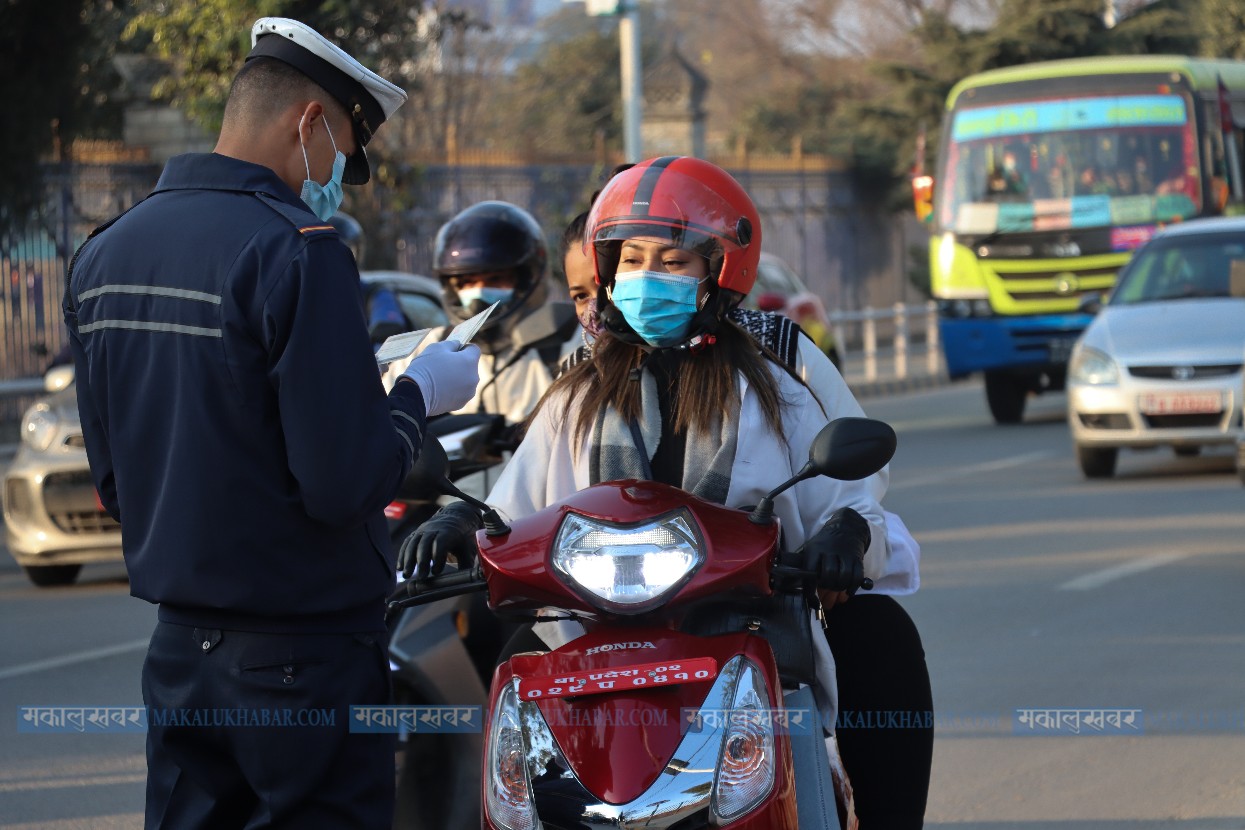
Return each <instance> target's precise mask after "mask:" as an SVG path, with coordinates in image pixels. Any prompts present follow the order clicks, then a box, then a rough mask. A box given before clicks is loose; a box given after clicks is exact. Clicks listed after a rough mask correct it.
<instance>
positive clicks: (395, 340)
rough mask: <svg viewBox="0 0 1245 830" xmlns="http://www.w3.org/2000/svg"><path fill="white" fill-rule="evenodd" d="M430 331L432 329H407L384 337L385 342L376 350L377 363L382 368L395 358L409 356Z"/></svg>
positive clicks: (399, 358)
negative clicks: (401, 332)
mask: <svg viewBox="0 0 1245 830" xmlns="http://www.w3.org/2000/svg"><path fill="white" fill-rule="evenodd" d="M430 331H432V329H420V330H419V331H408V332H404V333H403V334H395V335H394V336H393V337H389V338H386V339H385V342H384V343H382V344H381V346H380V348H379V349H378V350H377V351H376V363H377V365H379V366H381V367H382V368H383V367H385V366H388V365H389V364H390V363H393V362H394V361H395V360H401V359H402V358H404V357H410V356H411V355H412V354H414V353H415V350H416V349H418V348H419V344H420V343H423V342H424V338H425V337H427V336H428V332H430Z"/></svg>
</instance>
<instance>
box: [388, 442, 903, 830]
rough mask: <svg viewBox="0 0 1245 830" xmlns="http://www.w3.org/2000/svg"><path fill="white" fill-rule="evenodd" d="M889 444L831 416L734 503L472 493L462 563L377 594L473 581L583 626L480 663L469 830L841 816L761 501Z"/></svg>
mask: <svg viewBox="0 0 1245 830" xmlns="http://www.w3.org/2000/svg"><path fill="white" fill-rule="evenodd" d="M895 443H896V439H895V433H894V431H893V430H892V429H891V428H890V427H889V426H888V425H886V424H884V423H881V422H879V421H872V420H868V419H864V418H842V419H839V420H836V421H833V422H831V423H830V424H828V425H827V426H826V427H825V429H823V430H822V432H821V433H820V434H819V435H818V436H817V438H816V440H815V441H814V443H813V447H812V449H811V451H810V458H809V462H808V464H806V465H805V466H804V468H803V469H802V470H801V471H800V472H799V473H798V474H797V475H796V476H795V477H793V478H792V479H791V480H790V481H787V482H785V483H784V484H782V485H781V486H779V487H778V488H777V489H775V490H774V491H773V492H771V493H770V494H769V495H768V496H766V497H765V498H764V499H762V501H761V503H760V504H759V505H758V506H757V507H756V508H755V509H753V510H752V511H751V512H745V511H741V510H732V509H728V508H725V507H722V506H721V505H717V504H713V503H710V502H707V501H703V500H701V499H699V498H697V497H695V496H693V495H691V494H689V493H686V492H684V491H682V490H679V489H677V488H674V487H670V486H667V485H665V484H660V483H657V482H651V481H635V480H627V481H615V482H607V483H602V484H598V485H595V486H593V487H589V488H587V489H585V490H582V491H580V492H578V493H575V494H574V495H572V496H570V497H569V498H567V499H565V500H563V501H561V502H559V503H557V504H554V505H551V506H550V507H548V508H546V509H544V510H541V511H540V512H538V513H535V514H533V515H531V516H528V517H525V518H523V519H520V520H518V521H515V522H514V523H513V525H510V526H507V525H505V524H504V523H503V522H502V521H501V520H500V518H499V517H498V516H497V514H496V512H495V511H491V510H489V509H488V508H486V507H485V506H484V505H478V506H479V507H480V508H482V509H483V510H484V511H485V526H484V529H482V530H481V531H480V532H479V533H478V534H477V537H476V540H477V543H478V546H479V556H478V558H477V562H476V564H475V566H474V567H473V568H471V569H470V570H467V571H460V572H456V573H451V574H447V575H444V576H440V577H436V578H433V579H430V580H426V581H424V582H421V583H415V582H414V581H411V582H408V583H406V586H405V587H404V589H403V591H402V593H401V595H400V596H399V595H395V597H394V598H392V599H391V608H397V607H403V606H408V605H412V604H422V603H425V602H431V601H435V600H438V599H443V598H445V597H447V596H452V595H455V594H460V593H465V592H469V591H474V590H487V592H488V601H489V607H490V608H492V609H493V610H494V611H495V612H496V613H498V614H499V615H503V616H526V617H527V618H528V619H535V618H536V617H537V613H538V612H539V616H540V618H541V619H549V618H551V617H554V618H560V619H573V620H576V621H579V622H581V623H582V624H583V625H584V626H585V628H586V633H585V634H584V635H583V636H580V637H578V638H577V639H574V640H572V641H571V642H569V643H567V644H565V645H563V646H562V647H560V648H557V649H554V650H552V651H549V652H540V653H538V652H528V653H523V654H516V655H515V656H513V657H512V658H511V659H510V660H508V661H506V662H504V663H502V664H501V665H500V666H498V668H497V670H496V672H495V674H494V676H493V683H492V688H491V692H490V696H489V708H488V710H487V712H486V714H487V716H488V717H487V719H486V725H485V735H484V747H485V749H484V758H483V759H481V760H482V763H483V771H482V776H481V777H482V782H481V784H482V790H483V802H484V807H485V811H484V821H483V826H484V827H485V828H487V829H488V830H572V828H573V829H574V830H586V829H587V828H620V827H621V828H639V827H644V828H678V830H690V828H697V827H730V828H739V829H740V830H742V829H743V828H749V830H762V829H764V830H779V828H796V827H799V828H804V829H805V830H809V828H839V827H849V826H851V825H852V824H853V823H854V817H853V816H852V815H851V809H850V796H848V794H847V793H848V789H847V787H846V782H845V781H844V780H842V779H843V776H842V771H841V766H839V765H837V763H835V760H836V759H833V758H832V757H830V756H828V754H827V749H828V746H827V743H826V742H825V741H824V735H823V731H822V727H821V722H820V717H819V714H818V709H817V706H816V705H815V703H814V701H813V695H812V692H811V686H812V685H813V684H814V683H815V682H816V681H815V673H814V667H813V640H812V637H813V632H812V629H811V626H810V623H809V621H810V614H811V611H810V607H811V606H810V601H811V599H812V597H814V596H815V586H814V584H813V574H811V573H809V572H807V571H804V570H802V569H801V568H800V567H799V565H800V564H801V563H799V562H795V561H793V559H794V557H793V555H792V554H790V553H787V552H784V551H783V550H782V549H781V533H780V528H779V523H778V520H777V519H776V518H775V517H774V516H773V499H774V498H775V497H776V496H777V495H778V494H779V493H781V492H783V491H784V490H786V489H787V488H789V487H791V486H792V485H794V484H795V483H797V482H798V481H802V480H804V479H807V478H811V477H813V476H817V475H827V476H831V477H833V478H837V479H841V480H857V479H861V478H864V477H866V476H869V475H872V474H873V473H875V472H877V471H878V470H880V469H881V468H882V467H883V466H885V464H886V463H887V462H889V461H890V458H891V456H892V455H893V454H894V450H895ZM866 582H868V581H867V580H866ZM862 587H870V586H869V585H868V584H866V585H865V586H862ZM411 594H414V595H413V596H412V595H411ZM554 609H556V610H554ZM829 748H830V750H831V754H833V752H832V750H833V747H832V744H831V745H830V747H829ZM836 767H837V772H838V775H837V776H835V775H834V772H835V768H836Z"/></svg>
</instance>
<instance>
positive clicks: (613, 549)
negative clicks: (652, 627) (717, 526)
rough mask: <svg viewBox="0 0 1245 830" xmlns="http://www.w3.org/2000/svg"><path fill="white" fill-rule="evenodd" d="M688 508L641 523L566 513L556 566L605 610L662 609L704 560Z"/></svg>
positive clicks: (635, 611)
mask: <svg viewBox="0 0 1245 830" xmlns="http://www.w3.org/2000/svg"><path fill="white" fill-rule="evenodd" d="M695 528H696V521H695V519H693V518H692V515H691V512H690V511H688V510H687V508H682V507H681V508H679V509H678V510H676V511H674V512H672V513H667V514H666V515H664V516H660V517H658V518H656V519H653V520H651V521H647V522H643V523H641V524H637V525H618V524H613V523H610V522H602V521H597V520H594V519H589V518H588V517H586V516H580V515H578V514H576V513H568V514H567V516H566V518H565V519H563V520H562V527H561V528H559V529H558V536H557V539H556V540H555V542H554V546H553V568H554V570H555V571H556V572H557V573H559V574H560V575H562V576H563V577H565V578H566V579H567V580H568V581H569V582H570V584H571V585H573V586H575V587H577V588H581V589H583V591H585V592H587V594H588V596H587V597H586V598H587V599H588V600H589V601H590V602H592V603H593V604H594V605H597V606H598V607H600V608H602V609H603V610H607V611H613V612H615V613H622V614H638V613H640V612H642V611H645V610H647V609H649V608H652V607H653V606H654V605H658V604H660V603H661V601H662V600H663V599H664V598H665V597H666V596H667V595H668V594H669V593H671V592H672V591H674V590H676V589H677V588H678V587H679V586H681V585H682V584H683V583H684V582H685V581H686V580H687V579H688V578H689V577H691V575H692V574H693V573H695V571H696V569H697V568H698V567H699V566H700V564H701V562H703V561H704V558H705V553H704V548H703V547H702V545H701V543H700V535H699V534H698V533H697V531H696V529H695Z"/></svg>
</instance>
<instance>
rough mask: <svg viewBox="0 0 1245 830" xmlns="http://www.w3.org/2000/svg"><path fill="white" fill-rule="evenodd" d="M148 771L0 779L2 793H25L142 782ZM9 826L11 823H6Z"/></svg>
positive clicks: (0, 791) (145, 778)
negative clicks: (17, 779)
mask: <svg viewBox="0 0 1245 830" xmlns="http://www.w3.org/2000/svg"><path fill="white" fill-rule="evenodd" d="M146 780H147V773H145V772H138V773H132V774H129V775H93V776H85V777H77V778H39V779H30V780H26V781H0V793H25V792H33V791H35V790H76V789H79V788H80V787H112V786H116V785H117V784H142V783H143V782H144V781H146ZM4 826H5V827H8V826H9V825H7V824H6V825H4Z"/></svg>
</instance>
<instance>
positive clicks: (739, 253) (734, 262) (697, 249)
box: [584, 156, 761, 315]
mask: <svg viewBox="0 0 1245 830" xmlns="http://www.w3.org/2000/svg"><path fill="white" fill-rule="evenodd" d="M641 237H647V238H655V239H661V240H669V241H670V243H671V244H672V245H674V246H675V247H678V248H682V249H684V250H687V251H691V252H693V253H695V254H698V255H700V256H703V257H704V258H705V259H707V260H708V261H709V275H710V276H711V277H713V278H714V282H715V284H716V286H717V287H718V289H720V291H718V292H717V293H718V294H719V295H720V296H719V298H718V301H717V306H718V311H719V315H721V314H725V313H726V312H727V311H729V310H730V309H731V308H734V307H735V306H736V305H738V304H739V302H740V301H741V300H742V299H743V298H744V297H745V296H747V294H748V292H749V291H751V290H752V286H753V285H754V284H755V283H756V278H757V263H758V261H760V258H761V219H760V216H759V215H758V214H757V209H756V205H754V204H753V203H752V199H750V198H749V197H748V194H747V193H746V192H745V191H744V189H743V187H741V186H740V184H739V182H737V181H735V179H734V178H732V177H731V175H730V174H729V173H727V172H726V171H725V170H723V169H722V168H720V167H718V166H717V165H715V164H710V163H709V162H707V161H704V160H702V159H698V158H692V157H690V156H663V157H661V158H655V159H649V160H648V161H644V162H641V163H639V164H637V165H635V166H634V167H631V168H629V169H627V170H624V171H622V172H621V173H619V174H617V175H616V176H614V177H613V178H611V179H610V180H609V182H607V183H606V185H605V187H604V188H603V189H602V190H601V193H600V195H598V196H597V198H596V201H595V202H593V205H592V210H591V212H590V213H589V214H588V223H587V228H586V231H585V240H584V241H585V252H586V253H588V255H589V256H590V257H591V258H592V259H593V261H594V262H595V265H596V277H597V284H598V285H601V286H608V285H610V284H612V283H613V281H614V274H615V272H616V271H617V269H618V258H619V252H620V250H621V248H622V243H623V240H626V239H637V238H641Z"/></svg>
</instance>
